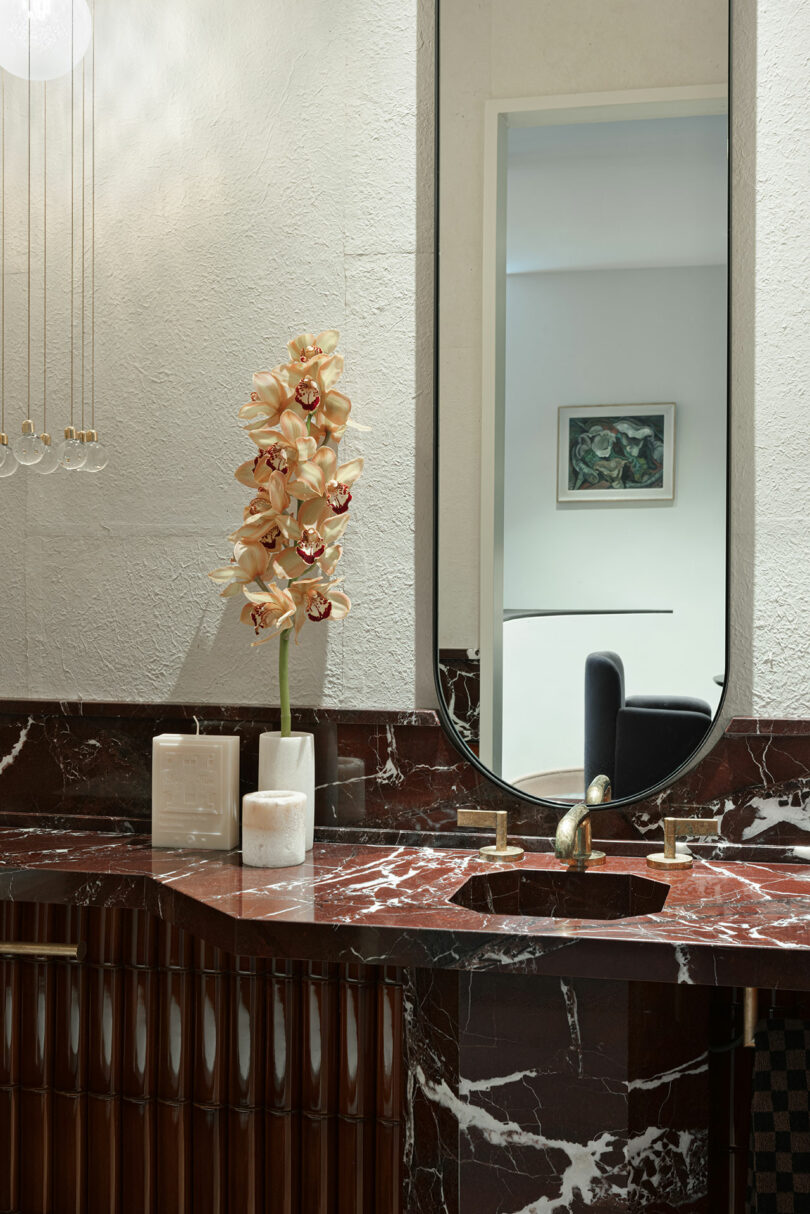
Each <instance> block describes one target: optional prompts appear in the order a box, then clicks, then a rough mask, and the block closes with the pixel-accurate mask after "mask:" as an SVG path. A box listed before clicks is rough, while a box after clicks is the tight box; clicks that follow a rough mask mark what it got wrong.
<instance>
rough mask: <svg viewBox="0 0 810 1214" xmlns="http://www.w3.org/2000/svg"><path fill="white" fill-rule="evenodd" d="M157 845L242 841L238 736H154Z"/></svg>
mask: <svg viewBox="0 0 810 1214" xmlns="http://www.w3.org/2000/svg"><path fill="white" fill-rule="evenodd" d="M152 842H153V844H154V845H155V847H204V848H219V849H221V850H223V851H228V850H229V849H230V848H232V847H237V846H238V845H239V738H238V737H236V735H228V736H221V735H218V734H200V733H198V734H181V733H163V734H159V735H158V737H156V738H153V739H152Z"/></svg>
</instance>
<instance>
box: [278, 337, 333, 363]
mask: <svg viewBox="0 0 810 1214" xmlns="http://www.w3.org/2000/svg"><path fill="white" fill-rule="evenodd" d="M339 340H340V334H339V333H338V331H337V329H324V331H323V333H319V334H318V336H317V337H315V336H313V334H312V333H299V334H298V336H297V337H294V338H293V339H292V341H288V342H287V349H288V350H289V351H290V358H291V359H292V361H293V362H298V363H308V362H311V361H312V360H313V359H314V358H318V357H319V356H320V355H322V354H327V355H328V354H332V353H333V352H334V351H335V350H336V349H337V344H338V341H339Z"/></svg>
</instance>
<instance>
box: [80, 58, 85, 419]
mask: <svg viewBox="0 0 810 1214" xmlns="http://www.w3.org/2000/svg"><path fill="white" fill-rule="evenodd" d="M85 95H86V90H85V61H84V59H83V61H81V381H80V382H81V430H83V431H84V395H85V393H84V370H85V301H84V299H85V296H84V285H85V234H84V228H85V204H84V191H85Z"/></svg>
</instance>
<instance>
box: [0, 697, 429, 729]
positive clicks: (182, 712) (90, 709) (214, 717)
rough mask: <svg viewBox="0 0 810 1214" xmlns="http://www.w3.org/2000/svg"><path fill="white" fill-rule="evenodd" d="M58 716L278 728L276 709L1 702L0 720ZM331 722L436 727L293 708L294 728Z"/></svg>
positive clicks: (378, 715) (374, 711) (405, 719)
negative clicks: (252, 724)
mask: <svg viewBox="0 0 810 1214" xmlns="http://www.w3.org/2000/svg"><path fill="white" fill-rule="evenodd" d="M4 716H14V717H17V716H20V717H29V716H33V717H37V716H62V717H84V718H88V717H89V718H94V717H123V718H138V719H141V720H155V721H163V720H165V719H167V718H168V719H177V720H183V721H193V720H194V718H195V717H198V718H199V719H200V720H201V721H259V722H262V723H265V722H266V723H268V724H269V725H274V726H277V725H278V721H279V710H278V708H274V707H266V706H264V705H259V704H256V705H254V704H215V703H213V702H212V703H210V704H175V703H172V702H169V701H167V702H166V703H155V704H147V703H141V702H135V701H120V702H116V701H114V700H3V699H0V717H4ZM320 722H334V723H335V724H344V725H363V724H367V723H368V724H379V725H423V726H428V727H431V726H433V727H438V725H439V715H438V713H437V712H436V711H435V710H434V709H432V708H412V709H408V708H402V709H398V708H317V707H306V706H305V707H302V708H296V709H295V710H294V712H293V723H294V724H301V725H305V724H318V723H320Z"/></svg>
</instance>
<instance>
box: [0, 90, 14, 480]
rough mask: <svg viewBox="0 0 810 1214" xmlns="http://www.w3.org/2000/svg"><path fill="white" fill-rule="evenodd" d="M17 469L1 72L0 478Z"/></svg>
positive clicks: (4, 91) (4, 119)
mask: <svg viewBox="0 0 810 1214" xmlns="http://www.w3.org/2000/svg"><path fill="white" fill-rule="evenodd" d="M17 466H18V465H17V461H16V459H15V458H14V453H13V452H12V450H11V447H10V446H9V444H8V435H7V434H6V78H5V73H4V72H2V71H0V477H5V476H12V475H13V474H14V473H15V472H16V471H17Z"/></svg>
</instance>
